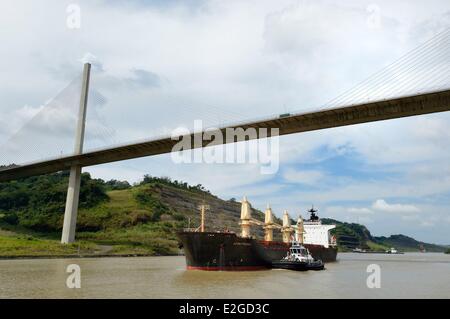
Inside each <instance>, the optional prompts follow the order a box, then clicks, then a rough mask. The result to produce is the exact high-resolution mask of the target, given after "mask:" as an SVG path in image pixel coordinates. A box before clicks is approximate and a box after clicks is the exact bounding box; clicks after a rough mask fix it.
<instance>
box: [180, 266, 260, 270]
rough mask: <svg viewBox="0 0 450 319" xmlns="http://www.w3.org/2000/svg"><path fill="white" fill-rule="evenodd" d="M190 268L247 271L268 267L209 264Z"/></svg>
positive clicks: (189, 268) (190, 268)
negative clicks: (210, 265) (212, 265)
mask: <svg viewBox="0 0 450 319" xmlns="http://www.w3.org/2000/svg"><path fill="white" fill-rule="evenodd" d="M187 269H188V270H210V271H218V270H226V271H245V270H263V269H268V268H267V267H265V266H225V267H218V266H214V267H208V266H187Z"/></svg>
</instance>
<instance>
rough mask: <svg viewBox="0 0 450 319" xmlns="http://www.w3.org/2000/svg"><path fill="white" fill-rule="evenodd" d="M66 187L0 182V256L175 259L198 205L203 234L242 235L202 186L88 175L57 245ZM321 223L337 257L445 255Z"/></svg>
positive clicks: (37, 181)
mask: <svg viewBox="0 0 450 319" xmlns="http://www.w3.org/2000/svg"><path fill="white" fill-rule="evenodd" d="M67 182H68V173H67V172H62V173H56V174H50V175H45V176H38V177H30V178H25V179H21V180H18V181H12V182H7V183H0V257H7V256H61V255H170V254H178V253H179V252H180V251H179V248H178V242H177V239H176V236H175V232H176V230H178V229H182V228H186V227H190V228H195V227H198V225H199V223H200V220H199V219H200V218H199V212H198V205H200V204H201V203H202V202H206V203H207V204H208V205H209V206H210V210H209V211H208V212H207V214H206V229H207V230H223V229H228V230H232V231H235V232H239V231H240V229H239V217H240V203H239V202H237V201H235V200H234V199H230V200H222V199H220V198H218V197H217V196H214V195H213V194H211V193H210V192H209V191H207V190H205V189H204V187H203V186H202V185H195V186H191V185H188V184H187V183H184V182H180V181H172V180H170V179H169V178H164V177H163V178H157V177H151V176H145V177H144V179H143V181H142V182H141V183H139V184H136V185H130V184H128V182H126V181H117V180H111V181H106V182H105V181H103V180H101V179H92V178H91V176H90V175H89V173H83V175H82V181H81V191H80V208H79V213H78V222H77V235H76V236H77V242H76V243H74V244H71V245H61V244H60V243H59V240H60V236H61V229H62V224H63V217H64V216H63V215H64V203H65V197H66V190H67ZM252 214H253V217H254V218H256V219H259V220H261V221H263V220H264V215H263V213H262V212H261V211H258V210H253V213H252ZM276 221H277V222H278V223H281V221H280V220H279V219H276ZM323 222H324V223H333V224H336V225H337V228H336V229H335V230H334V231H333V232H334V234H335V235H336V236H337V239H338V244H339V248H340V250H342V251H345V250H351V249H352V248H355V247H363V248H365V249H372V250H385V249H387V248H389V247H397V248H399V249H403V250H417V249H418V245H419V244H423V245H424V246H425V248H426V249H427V250H429V251H438V250H439V249H441V250H439V251H443V250H445V249H444V248H443V247H440V246H436V245H430V244H425V243H419V242H416V241H415V240H414V239H412V238H409V237H406V236H402V235H394V236H391V237H388V238H385V237H373V236H372V235H371V234H370V232H369V230H368V229H367V228H366V227H365V226H363V225H358V224H349V223H343V222H340V221H336V220H332V219H326V218H324V219H323ZM252 231H253V233H254V235H255V236H256V237H258V238H262V237H263V230H262V228H261V227H254V228H253V229H252ZM274 235H275V240H281V233H280V232H275V234H274ZM401 236H402V237H401Z"/></svg>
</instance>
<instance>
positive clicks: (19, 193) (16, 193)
mask: <svg viewBox="0 0 450 319" xmlns="http://www.w3.org/2000/svg"><path fill="white" fill-rule="evenodd" d="M68 178H69V174H68V172H62V173H57V174H51V175H43V176H37V177H29V178H25V179H21V180H18V181H12V182H7V183H0V213H2V214H3V217H2V221H4V222H6V223H8V224H11V225H20V226H23V227H27V228H30V229H33V230H40V231H58V230H60V229H61V228H62V216H63V213H64V204H65V198H66V194H67V183H68ZM107 200H108V196H107V195H106V188H105V183H104V182H103V181H102V180H98V179H92V178H91V176H90V175H89V173H83V174H82V177H81V189H80V203H79V206H80V208H89V207H94V206H96V205H98V204H99V203H101V202H104V201H107Z"/></svg>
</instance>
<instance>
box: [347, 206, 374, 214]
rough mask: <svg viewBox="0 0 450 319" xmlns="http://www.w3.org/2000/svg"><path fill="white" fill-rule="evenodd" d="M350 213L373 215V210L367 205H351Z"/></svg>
mask: <svg viewBox="0 0 450 319" xmlns="http://www.w3.org/2000/svg"><path fill="white" fill-rule="evenodd" d="M348 212H349V213H353V214H360V215H371V214H373V211H372V210H370V209H369V208H367V207H350V208H349V209H348Z"/></svg>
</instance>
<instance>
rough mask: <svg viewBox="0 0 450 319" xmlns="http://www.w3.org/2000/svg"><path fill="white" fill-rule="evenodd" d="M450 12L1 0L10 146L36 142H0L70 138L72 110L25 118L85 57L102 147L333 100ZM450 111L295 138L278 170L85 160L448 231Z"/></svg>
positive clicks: (406, 226) (441, 238)
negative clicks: (75, 25)
mask: <svg viewBox="0 0 450 319" xmlns="http://www.w3.org/2000/svg"><path fill="white" fill-rule="evenodd" d="M69 4H77V5H78V6H79V8H80V10H81V11H80V17H81V24H80V28H79V29H70V28H68V27H67V25H66V20H67V18H68V13H67V11H66V10H67V7H68V5H69ZM373 14H376V16H375V18H376V19H375V21H377V23H376V24H373V21H374V20H373V18H374V16H373ZM449 26H450V4H449V2H448V1H437V0H434V1H427V2H424V1H400V0H399V1H356V0H355V1H346V2H345V3H343V2H337V1H291V0H286V1H188V2H184V1H183V2H182V1H143V0H140V1H138V0H136V1H127V2H121V1H100V0H94V1H59V0H58V1H56V0H54V1H42V2H39V4H38V3H35V2H32V1H9V0H6V1H2V2H1V4H0V41H2V47H1V48H0V52H1V57H2V59H0V69H1V70H2V72H1V73H0V87H1V89H0V99H1V101H2V103H1V104H0V111H1V113H2V114H3V115H2V117H0V149H1V147H2V143H4V142H7V141H8V140H9V141H13V142H14V143H16V146H17V145H18V144H20V143H24V145H26V147H22V149H23V150H25V151H23V152H19V151H18V150H16V151H11V150H10V149H9V150H8V149H6V148H3V149H2V151H0V155H2V156H9V157H14V156H17V158H19V155H20V159H21V160H26V161H30V160H35V159H37V158H39V157H42V156H45V157H47V156H57V155H59V154H60V153H65V152H69V151H70V150H71V149H72V147H73V137H72V136H73V135H72V134H73V127H74V118H73V117H70V116H67V115H66V114H62V113H58V112H54V113H52V114H51V116H47V115H49V114H48V113H45V112H44V113H39V114H41V115H40V116H41V117H37V118H38V119H39V120H38V121H36V120H35V121H34V122H33V125H28V126H25V127H24V128H21V127H22V126H23V125H24V124H25V123H28V122H29V121H30V119H32V118H33V116H36V114H38V112H39V111H42V110H43V109H44V108H43V105H45V104H46V103H47V104H52V103H53V104H55V101H53V102H52V101H51V100H50V99H51V98H52V97H54V96H55V95H56V94H57V93H58V92H60V91H61V90H62V89H63V88H65V87H66V86H67V85H68V84H69V82H70V81H71V80H72V79H73V78H75V77H76V76H77V75H78V74H79V73H80V71H81V68H82V63H83V61H86V60H89V61H90V62H92V63H93V65H94V68H93V75H92V86H91V100H90V104H89V114H88V127H87V140H86V148H87V149H92V148H96V147H104V146H107V145H109V144H112V143H123V142H127V141H134V140H139V139H144V138H148V137H152V136H156V135H158V134H161V133H167V132H170V131H171V130H172V129H174V128H175V127H178V126H188V127H189V126H192V122H193V120H194V119H202V120H204V121H205V122H206V123H207V124H222V123H226V122H230V121H233V120H236V119H245V118H258V117H262V116H268V115H272V114H280V113H284V112H293V111H304V110H308V109H314V108H317V107H320V106H322V105H323V104H324V103H326V102H327V101H329V100H331V99H333V98H334V97H336V96H338V95H339V94H340V93H342V92H344V91H345V90H347V89H349V88H352V87H354V86H355V85H356V84H357V83H359V82H360V81H362V80H364V79H365V78H367V77H368V76H370V75H371V74H373V73H375V72H376V71H378V70H380V69H381V68H383V67H384V66H386V65H388V64H389V63H391V62H393V61H394V60H396V59H397V58H399V57H401V56H402V55H404V54H405V53H407V52H408V51H410V50H411V49H413V48H415V47H417V46H418V45H420V44H421V43H423V42H424V41H426V40H427V39H429V38H430V37H432V36H433V35H435V34H436V33H438V32H440V31H442V30H443V29H445V28H448V27H449ZM77 85H78V84H77V83H75V84H73V85H72V86H69V89H67V90H66V91H64V94H63V98H62V99H61V101H62V104H63V107H64V108H65V109H66V110H67V109H71V110H74V109H75V108H76V104H77V103H75V102H76V98H75V95H76V92H77V90H76V87H77ZM74 94H75V95H74ZM49 101H50V102H49ZM55 123H57V124H55ZM449 125H450V114H448V113H442V114H432V115H427V116H421V117H414V118H406V119H398V120H394V121H385V122H377V123H366V124H361V125H357V126H351V127H341V128H335V129H330V130H322V131H316V132H309V133H303V134H297V135H292V136H284V137H282V138H280V151H279V155H280V169H279V171H278V172H277V173H276V174H274V175H262V174H260V167H259V165H254V164H209V165H206V164H174V163H173V162H172V161H171V158H170V156H169V155H161V156H156V157H151V158H142V159H135V160H129V161H124V162H120V163H111V164H105V165H100V166H96V167H90V168H87V169H86V170H87V171H89V172H91V173H92V174H93V175H94V176H95V177H101V178H104V179H109V178H116V179H127V180H129V181H131V182H136V181H139V179H141V178H142V176H143V175H144V174H152V175H156V176H161V175H165V176H170V177H172V178H174V179H182V180H185V181H187V182H189V183H192V184H197V183H202V184H203V185H205V187H206V188H208V189H210V190H211V191H212V192H213V193H215V194H217V195H218V196H220V197H222V198H231V197H235V198H240V197H242V196H244V195H247V196H248V198H249V200H250V202H251V203H252V204H253V206H255V207H257V208H260V209H263V208H264V207H265V206H266V204H267V203H271V205H272V206H273V208H274V212H275V213H276V214H277V215H279V216H280V215H281V214H282V211H283V210H284V209H288V210H289V212H290V213H291V215H292V216H296V215H297V214H299V213H302V214H303V215H305V211H306V210H307V209H308V208H309V207H310V205H311V204H314V205H315V206H316V207H318V208H319V209H320V213H321V215H322V216H324V217H325V216H327V217H333V218H336V219H340V220H345V221H352V222H358V221H359V222H361V223H364V224H366V225H367V226H368V227H369V229H370V230H371V231H372V233H374V234H375V235H389V234H393V233H403V234H406V235H410V236H413V237H416V238H418V239H420V240H424V241H431V242H437V243H444V244H450V238H449V237H448V234H449V233H450V211H449V209H448V206H449V204H450V165H449V164H448V163H450V161H449V160H450V133H449V131H448V129H447V128H448V127H449ZM16 132H19V134H16ZM55 132H56V133H55ZM13 134H15V135H14V136H15V137H14V138H13V139H10V138H11V136H12V135H13ZM18 141H20V143H19V142H18ZM49 141H51V142H49ZM20 145H22V144H20ZM32 147H34V149H35V152H34V153H33V151H32V150H31V149H32ZM1 152H3V154H2V153H1ZM27 152H28V153H27ZM6 153H8V154H6ZM5 154H6V155H5ZM0 157H1V156H0Z"/></svg>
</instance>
